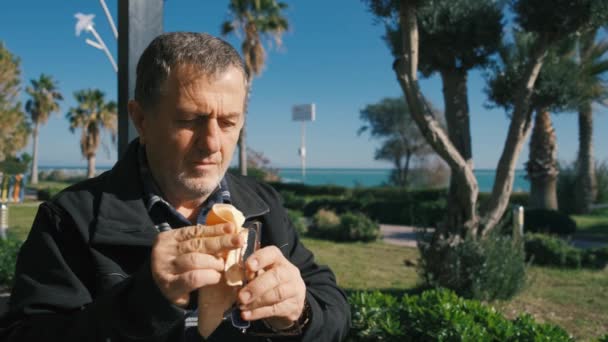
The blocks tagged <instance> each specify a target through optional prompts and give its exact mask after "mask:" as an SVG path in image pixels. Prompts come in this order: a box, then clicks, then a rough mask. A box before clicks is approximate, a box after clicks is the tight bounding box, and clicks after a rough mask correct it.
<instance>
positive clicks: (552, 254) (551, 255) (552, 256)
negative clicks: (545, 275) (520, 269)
mask: <svg viewBox="0 0 608 342" xmlns="http://www.w3.org/2000/svg"><path fill="white" fill-rule="evenodd" d="M525 241H526V242H525V249H526V259H528V260H531V261H532V262H533V263H534V264H536V265H541V266H559V267H571V268H580V267H581V253H580V251H579V250H578V249H577V248H575V247H572V246H570V245H569V244H568V243H567V242H566V241H564V240H562V239H559V238H556V237H552V236H549V235H544V234H526V236H525Z"/></svg>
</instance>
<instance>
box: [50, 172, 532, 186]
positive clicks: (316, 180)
mask: <svg viewBox="0 0 608 342" xmlns="http://www.w3.org/2000/svg"><path fill="white" fill-rule="evenodd" d="M109 168H110V167H109V166H101V167H98V168H97V171H98V172H101V171H105V170H108V169H109ZM39 170H40V171H47V172H48V171H51V170H63V171H64V172H66V173H68V174H84V172H85V168H84V167H80V166H40V167H39ZM278 171H279V176H280V177H281V181H282V182H286V183H304V184H309V185H338V186H344V187H349V188H352V187H371V186H381V185H384V184H386V183H388V179H389V175H390V172H391V170H390V169H356V168H308V169H306V174H305V175H304V176H302V170H301V169H300V168H280V169H278ZM474 173H475V176H476V177H477V183H478V185H479V191H480V192H491V191H492V186H493V185H494V178H495V177H496V171H495V170H490V169H479V170H475V171H474ZM513 191H514V192H529V191H530V182H529V181H528V180H527V179H526V172H525V170H515V180H514V182H513Z"/></svg>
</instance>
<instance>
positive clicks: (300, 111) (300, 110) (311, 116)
mask: <svg viewBox="0 0 608 342" xmlns="http://www.w3.org/2000/svg"><path fill="white" fill-rule="evenodd" d="M291 118H292V120H293V121H315V104H314V103H311V104H303V105H296V106H293V108H292V110H291Z"/></svg>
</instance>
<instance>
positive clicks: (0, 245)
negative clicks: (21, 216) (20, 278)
mask: <svg viewBox="0 0 608 342" xmlns="http://www.w3.org/2000/svg"><path fill="white" fill-rule="evenodd" d="M22 243H23V242H22V241H20V240H18V239H17V238H15V237H13V236H12V235H10V234H9V235H8V237H7V239H6V240H1V239H0V284H2V285H7V286H9V287H11V286H12V285H13V281H14V280H15V265H16V264H17V254H18V253H19V249H20V248H21V245H22Z"/></svg>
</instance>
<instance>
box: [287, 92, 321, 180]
mask: <svg viewBox="0 0 608 342" xmlns="http://www.w3.org/2000/svg"><path fill="white" fill-rule="evenodd" d="M315 114H316V113H315V104H314V103H311V104H302V105H295V106H293V108H292V110H291V119H292V120H293V121H300V122H301V123H302V131H301V137H300V138H301V139H300V148H299V149H298V154H299V155H300V161H301V163H302V181H304V180H305V179H306V122H307V121H315V116H316V115H315Z"/></svg>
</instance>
